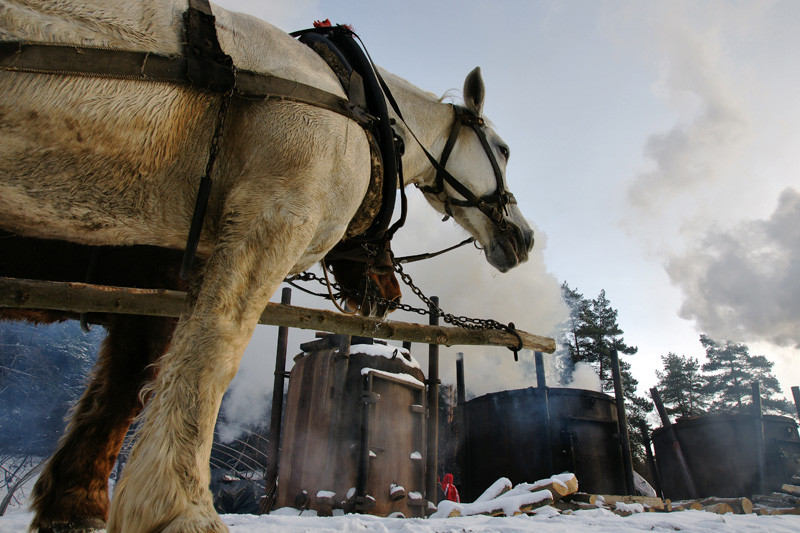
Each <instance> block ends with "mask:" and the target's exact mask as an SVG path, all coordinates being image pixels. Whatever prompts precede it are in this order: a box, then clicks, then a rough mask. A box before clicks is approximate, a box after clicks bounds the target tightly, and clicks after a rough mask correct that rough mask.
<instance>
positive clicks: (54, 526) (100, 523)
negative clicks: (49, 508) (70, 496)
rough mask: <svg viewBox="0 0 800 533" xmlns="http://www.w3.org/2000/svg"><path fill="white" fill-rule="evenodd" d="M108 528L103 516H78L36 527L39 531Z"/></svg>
mask: <svg viewBox="0 0 800 533" xmlns="http://www.w3.org/2000/svg"><path fill="white" fill-rule="evenodd" d="M105 530H106V522H105V520H103V519H101V518H76V519H75V520H69V521H67V522H53V523H51V524H49V525H47V526H39V528H38V529H34V531H37V532H38V533H99V532H100V531H105Z"/></svg>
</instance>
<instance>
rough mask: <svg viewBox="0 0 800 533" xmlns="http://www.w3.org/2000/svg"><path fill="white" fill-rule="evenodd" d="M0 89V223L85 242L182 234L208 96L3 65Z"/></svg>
mask: <svg viewBox="0 0 800 533" xmlns="http://www.w3.org/2000/svg"><path fill="white" fill-rule="evenodd" d="M0 94H2V98H1V99H0V227H2V228H3V229H6V230H8V231H12V232H14V233H18V234H21V235H28V236H32V237H38V238H60V239H64V240H70V241H74V242H81V243H85V244H153V245H158V246H167V247H174V246H180V245H181V244H182V243H181V241H182V240H185V235H186V233H187V231H188V220H189V218H190V217H191V208H192V207H191V206H192V202H193V198H194V196H193V193H192V187H193V185H192V182H193V180H192V177H193V178H194V183H196V181H197V180H198V179H199V176H200V174H201V172H202V168H203V164H204V154H203V152H206V151H207V148H205V149H200V148H199V146H198V145H203V146H207V143H208V142H209V141H210V135H211V129H212V127H211V124H212V123H213V112H214V111H213V110H214V107H215V106H214V105H212V104H213V103H214V102H213V101H212V100H211V99H212V98H213V97H211V96H204V95H201V94H200V93H196V92H193V91H190V90H187V89H183V88H179V87H175V86H170V85H167V84H158V83H147V82H137V81H128V80H109V79H97V78H78V77H68V76H48V75H37V74H24V73H10V72H0ZM205 155H206V156H207V153H206V154H205Z"/></svg>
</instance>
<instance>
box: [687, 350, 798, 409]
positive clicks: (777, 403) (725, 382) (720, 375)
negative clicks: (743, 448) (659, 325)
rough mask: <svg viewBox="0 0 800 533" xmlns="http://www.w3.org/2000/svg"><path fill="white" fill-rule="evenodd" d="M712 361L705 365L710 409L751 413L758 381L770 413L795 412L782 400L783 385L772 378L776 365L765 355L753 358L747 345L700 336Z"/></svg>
mask: <svg viewBox="0 0 800 533" xmlns="http://www.w3.org/2000/svg"><path fill="white" fill-rule="evenodd" d="M700 342H701V343H702V344H703V347H704V348H705V350H706V357H707V358H708V362H707V363H705V364H704V365H703V372H706V373H707V374H708V375H707V376H706V379H707V385H706V387H705V392H706V394H707V395H708V396H709V398H710V410H711V411H713V412H719V413H742V414H745V413H749V409H750V405H752V388H751V385H752V383H753V382H754V381H758V382H759V383H760V384H761V402H762V405H763V407H764V410H765V411H766V412H770V413H786V414H790V413H792V409H791V406H790V405H789V402H787V401H786V400H784V399H781V398H778V397H777V395H779V394H780V393H781V386H780V384H779V383H778V379H777V378H776V377H775V376H773V375H772V366H773V364H774V363H772V362H771V361H769V360H768V359H767V358H766V357H765V356H763V355H750V350H749V348H748V347H747V345H745V344H740V343H734V342H731V341H725V342H724V343H720V342H717V341H715V340H713V339H711V338H710V337H708V336H707V335H701V336H700Z"/></svg>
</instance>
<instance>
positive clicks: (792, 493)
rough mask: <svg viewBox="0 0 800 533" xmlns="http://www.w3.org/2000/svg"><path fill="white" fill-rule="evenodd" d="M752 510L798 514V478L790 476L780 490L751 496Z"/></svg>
mask: <svg viewBox="0 0 800 533" xmlns="http://www.w3.org/2000/svg"><path fill="white" fill-rule="evenodd" d="M753 504H754V507H755V508H754V511H755V513H757V514H760V515H778V514H793V515H800V478H797V476H795V477H793V478H792V483H791V484H789V483H786V484H784V485H783V486H782V487H781V490H780V491H776V492H773V493H772V494H757V495H755V496H753Z"/></svg>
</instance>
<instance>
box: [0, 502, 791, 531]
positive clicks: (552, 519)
mask: <svg viewBox="0 0 800 533" xmlns="http://www.w3.org/2000/svg"><path fill="white" fill-rule="evenodd" d="M30 519H31V514H30V513H28V512H20V511H16V512H12V513H11V514H9V515H7V516H4V517H0V533H22V532H24V531H26V530H27V527H28V523H29V522H30ZM222 520H223V521H224V522H225V523H226V524H227V525H228V527H230V530H231V533H307V532H313V533H328V532H330V533H333V532H337V533H339V532H346V533H356V532H358V533H361V532H369V533H372V532H376V533H451V532H452V533H489V532H492V533H495V532H496V533H517V532H520V533H523V532H526V533H527V532H537V533H542V532H545V533H585V532H591V533H601V532H602V533H633V532H638V531H656V532H672V531H687V532H692V533H717V532H724V533H798V532H800V516H793V515H784V516H756V515H733V514H727V515H717V514H712V513H707V512H704V511H682V512H675V513H640V514H635V515H631V516H628V517H621V516H617V515H615V514H613V513H612V512H610V511H606V510H603V509H596V510H591V511H577V512H575V513H574V514H572V515H568V516H567V515H560V514H558V513H557V512H556V511H555V510H554V509H552V508H551V507H544V508H542V509H541V510H540V511H539V512H538V513H537V514H536V516H526V515H520V516H515V517H512V518H491V517H488V516H468V517H458V518H438V519H428V520H423V519H417V518H379V517H375V516H368V515H345V516H337V517H330V518H319V517H312V516H276V515H269V516H252V515H223V516H222Z"/></svg>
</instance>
